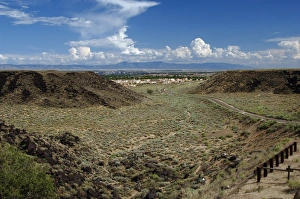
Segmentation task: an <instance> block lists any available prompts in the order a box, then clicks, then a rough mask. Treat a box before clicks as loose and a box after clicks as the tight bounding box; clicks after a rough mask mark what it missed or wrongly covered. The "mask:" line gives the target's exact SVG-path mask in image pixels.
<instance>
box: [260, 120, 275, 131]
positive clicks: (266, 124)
mask: <svg viewBox="0 0 300 199" xmlns="http://www.w3.org/2000/svg"><path fill="white" fill-rule="evenodd" d="M275 123H277V122H276V121H273V120H268V121H264V122H263V123H261V124H260V125H258V126H257V129H258V130H265V129H268V128H269V127H271V126H272V125H273V124H275Z"/></svg>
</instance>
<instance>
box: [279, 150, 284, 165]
mask: <svg viewBox="0 0 300 199" xmlns="http://www.w3.org/2000/svg"><path fill="white" fill-rule="evenodd" d="M280 159H281V163H283V162H284V152H283V151H281V152H280Z"/></svg>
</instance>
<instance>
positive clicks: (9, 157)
mask: <svg viewBox="0 0 300 199" xmlns="http://www.w3.org/2000/svg"><path fill="white" fill-rule="evenodd" d="M0 147H1V151H0V198H56V193H55V186H54V182H53V179H52V178H51V177H50V176H49V175H48V174H47V173H46V172H47V169H46V168H45V167H44V166H42V165H40V164H38V163H37V162H35V161H34V159H33V157H30V156H28V155H26V154H24V153H22V152H20V151H19V150H18V149H16V148H15V147H13V146H10V145H8V144H0Z"/></svg>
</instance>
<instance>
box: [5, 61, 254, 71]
mask: <svg viewBox="0 0 300 199" xmlns="http://www.w3.org/2000/svg"><path fill="white" fill-rule="evenodd" d="M251 69H254V68H252V67H250V66H244V65H239V64H229V63H212V62H208V63H190V64H177V63H166V62H160V61H159V62H133V63H131V62H121V63H118V64H112V65H33V64H26V65H12V64H0V70H80V71H83V70H84V71H86V70H93V71H95V70H194V71H226V70H251Z"/></svg>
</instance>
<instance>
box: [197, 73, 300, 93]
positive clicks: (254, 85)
mask: <svg viewBox="0 0 300 199" xmlns="http://www.w3.org/2000/svg"><path fill="white" fill-rule="evenodd" d="M254 91H262V92H272V93H275V94H290V93H297V94H299V93H300V70H264V71H226V72H222V73H217V74H216V75H214V76H212V78H211V79H209V80H208V81H206V82H205V83H203V84H201V85H199V87H198V88H197V89H196V90H195V93H216V92H221V93H232V92H254Z"/></svg>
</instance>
